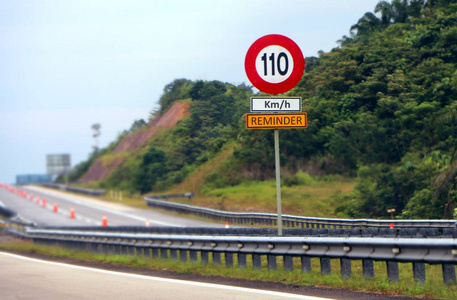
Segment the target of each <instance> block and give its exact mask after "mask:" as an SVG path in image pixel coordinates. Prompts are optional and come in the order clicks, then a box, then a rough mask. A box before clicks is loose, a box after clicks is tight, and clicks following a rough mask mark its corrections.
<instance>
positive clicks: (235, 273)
mask: <svg viewBox="0 0 457 300" xmlns="http://www.w3.org/2000/svg"><path fill="white" fill-rule="evenodd" d="M0 249H4V250H10V251H19V252H29V253H38V254H44V255H47V256H51V257H55V258H70V259H76V260H81V261H92V262H98V263H103V264H107V265H121V266H128V267H131V268H135V269H143V270H144V269H148V270H169V271H173V272H176V273H180V274H198V275H204V276H221V277H229V278H240V279H246V280H260V281H271V282H279V283H284V284H291V285H303V286H320V287H333V288H343V289H350V290H358V291H371V292H376V293H383V294H389V295H403V296H410V297H423V298H435V299H437V298H438V299H457V289H456V285H455V284H453V285H444V283H443V280H442V274H441V266H440V265H426V276H427V280H426V282H425V284H424V285H422V286H421V285H420V284H419V283H418V282H416V281H415V280H414V279H413V276H412V266H411V264H407V263H405V264H399V270H400V281H399V282H397V283H391V282H389V281H388V280H387V274H386V266H385V263H384V262H375V264H374V268H375V277H374V278H372V279H369V280H365V279H364V278H363V274H362V263H361V261H353V264H352V277H351V278H350V279H347V280H342V279H341V277H340V266H339V260H337V259H332V274H330V275H325V276H324V275H321V274H320V265H319V259H318V258H313V259H312V271H311V273H302V272H301V267H300V262H299V260H298V258H294V270H293V271H283V270H282V267H283V265H282V260H281V259H279V258H278V259H277V267H278V268H277V270H273V271H268V270H267V262H266V258H264V257H263V260H262V269H261V270H253V269H252V268H251V266H252V259H251V257H250V256H248V258H247V264H248V268H246V269H239V268H237V267H226V266H225V264H224V258H223V256H222V264H221V265H218V266H213V265H212V260H211V256H210V263H209V264H208V265H202V264H201V263H200V261H198V262H196V263H189V262H181V261H173V260H171V259H158V258H144V257H141V256H127V255H105V254H92V253H88V252H83V251H75V250H68V249H65V248H60V247H49V246H40V245H35V244H33V243H31V242H22V243H14V244H3V245H0ZM234 265H235V266H236V265H237V261H236V255H235V256H234Z"/></svg>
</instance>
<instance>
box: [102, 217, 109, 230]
mask: <svg viewBox="0 0 457 300" xmlns="http://www.w3.org/2000/svg"><path fill="white" fill-rule="evenodd" d="M106 226H108V220H107V219H106V215H103V219H102V227H106Z"/></svg>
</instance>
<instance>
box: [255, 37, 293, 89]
mask: <svg viewBox="0 0 457 300" xmlns="http://www.w3.org/2000/svg"><path fill="white" fill-rule="evenodd" d="M255 68H256V70H257V74H258V75H259V76H260V78H262V79H263V80H265V81H266V82H269V83H281V82H283V81H286V80H287V79H288V78H289V77H290V74H292V70H293V69H294V59H293V58H292V55H291V54H290V52H289V51H288V50H287V49H286V48H284V47H281V46H278V45H272V46H268V47H265V48H263V49H262V50H261V51H260V52H259V54H258V55H257V57H256V60H255Z"/></svg>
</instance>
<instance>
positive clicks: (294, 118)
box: [246, 113, 308, 129]
mask: <svg viewBox="0 0 457 300" xmlns="http://www.w3.org/2000/svg"><path fill="white" fill-rule="evenodd" d="M307 127H308V120H307V113H296V114H281V113H273V114H258V113H254V114H246V128H247V129H281V128H307Z"/></svg>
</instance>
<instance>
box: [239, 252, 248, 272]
mask: <svg viewBox="0 0 457 300" xmlns="http://www.w3.org/2000/svg"><path fill="white" fill-rule="evenodd" d="M238 268H240V269H245V268H246V254H244V253H238Z"/></svg>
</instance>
